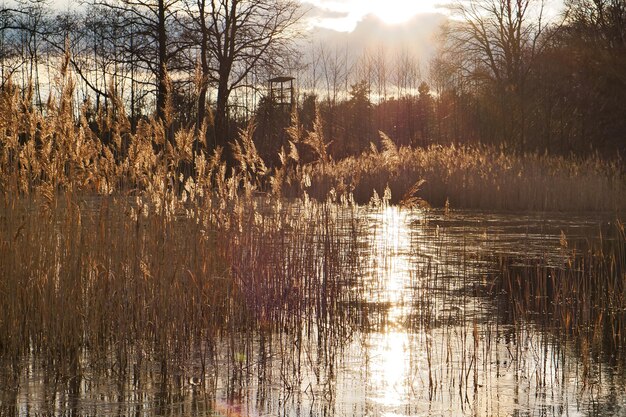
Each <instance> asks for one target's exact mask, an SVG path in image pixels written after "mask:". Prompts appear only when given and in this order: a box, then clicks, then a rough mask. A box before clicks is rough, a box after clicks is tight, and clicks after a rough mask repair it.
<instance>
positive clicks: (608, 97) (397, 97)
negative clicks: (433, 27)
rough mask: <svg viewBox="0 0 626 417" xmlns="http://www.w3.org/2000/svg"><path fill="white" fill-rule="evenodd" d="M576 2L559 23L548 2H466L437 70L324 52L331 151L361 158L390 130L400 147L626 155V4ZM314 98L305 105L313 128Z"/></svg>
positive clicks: (318, 64) (322, 95)
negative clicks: (473, 147)
mask: <svg viewBox="0 0 626 417" xmlns="http://www.w3.org/2000/svg"><path fill="white" fill-rule="evenodd" d="M565 6H566V7H565V9H564V10H563V11H562V12H561V13H560V14H559V15H556V14H555V13H554V12H551V13H550V14H549V13H547V12H546V10H547V9H546V7H547V6H546V4H544V2H542V1H540V0H473V1H470V2H463V3H459V4H457V5H456V6H453V7H451V11H452V14H453V19H449V20H448V23H447V24H446V26H445V27H444V28H443V30H442V33H441V36H440V39H439V41H440V47H439V51H438V53H437V55H436V56H435V57H434V58H433V59H432V60H430V62H427V63H420V62H418V61H417V60H416V59H415V58H414V57H411V55H410V54H409V53H407V52H400V53H396V54H395V55H393V54H392V53H389V52H386V51H384V50H375V51H373V52H366V53H364V54H363V55H362V56H360V57H357V58H356V59H350V56H349V53H348V52H347V51H346V52H345V54H343V53H342V52H341V50H339V51H328V50H325V48H324V47H320V48H319V50H318V51H317V53H316V54H315V55H316V57H317V58H316V59H314V60H313V64H314V68H315V71H314V73H317V78H314V79H313V80H312V81H309V85H314V86H317V88H316V89H314V90H313V91H317V92H318V99H319V100H318V101H319V103H320V107H321V111H322V114H323V116H324V117H323V119H324V122H325V132H326V137H327V138H328V140H329V141H331V140H332V142H331V143H330V145H329V149H330V150H331V153H332V154H333V155H334V156H336V157H343V156H345V155H348V154H354V153H359V152H361V151H363V150H365V149H367V148H369V147H370V143H371V142H373V143H375V144H376V143H378V137H379V131H382V132H384V133H386V134H387V135H389V136H390V137H391V138H393V140H394V141H395V142H396V144H398V145H412V146H428V145H430V144H446V143H477V142H479V143H483V144H490V145H499V146H504V147H506V148H507V149H508V150H509V151H510V152H516V153H522V154H523V153H526V152H540V153H544V152H547V153H551V154H564V155H569V154H576V155H586V154H590V153H598V154H600V155H603V156H606V157H609V158H614V157H618V156H619V155H621V154H623V152H624V150H626V1H624V0H572V1H569V2H566V5H565ZM425 67H427V70H426V69H424V68H425ZM311 77H312V76H311V75H310V74H309V79H311ZM342 85H345V86H346V88H345V89H343V90H342V89H341V86H342ZM309 91H311V90H309ZM338 91H339V93H338ZM309 101H310V97H308V98H307V99H305V100H304V102H303V103H301V105H300V108H301V117H302V118H303V119H305V120H309V123H311V122H310V121H311V120H312V113H311V110H310V108H311V106H310V105H309Z"/></svg>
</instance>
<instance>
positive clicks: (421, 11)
mask: <svg viewBox="0 0 626 417" xmlns="http://www.w3.org/2000/svg"><path fill="white" fill-rule="evenodd" d="M301 2H302V3H303V4H304V6H305V7H306V8H309V14H308V18H309V22H310V26H311V27H312V28H323V29H331V30H335V31H338V32H352V31H354V30H355V29H356V28H357V27H358V25H359V23H360V22H363V21H364V20H367V19H368V18H372V17H374V18H376V19H378V20H380V22H381V23H383V24H384V25H386V26H398V25H407V24H409V23H410V22H412V21H415V20H416V17H418V16H420V15H434V14H440V15H445V14H446V13H447V9H446V7H445V5H446V4H447V3H448V2H449V0H301ZM562 2H563V0H546V9H545V13H546V15H549V16H554V15H555V14H557V13H558V11H559V9H560V6H561V4H562ZM537 3H539V1H537ZM418 20H419V19H418Z"/></svg>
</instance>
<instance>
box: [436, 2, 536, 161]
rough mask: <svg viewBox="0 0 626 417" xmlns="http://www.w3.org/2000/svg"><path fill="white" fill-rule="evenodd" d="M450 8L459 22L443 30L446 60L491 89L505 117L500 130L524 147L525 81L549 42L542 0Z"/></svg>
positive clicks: (499, 109)
mask: <svg viewBox="0 0 626 417" xmlns="http://www.w3.org/2000/svg"><path fill="white" fill-rule="evenodd" d="M452 10H453V12H454V13H455V14H456V15H457V17H459V18H460V21H459V23H453V24H450V25H449V26H448V27H447V30H446V31H445V42H446V46H445V49H446V58H447V60H448V61H449V62H454V63H455V65H456V66H457V69H458V72H459V73H460V74H461V76H462V77H464V78H465V80H466V82H469V83H473V84H474V85H476V86H481V85H483V86H488V88H489V89H490V90H493V91H494V92H495V96H496V100H497V101H498V102H497V103H495V104H494V108H496V109H498V111H501V112H502V116H503V130H502V131H501V132H499V133H498V134H499V135H504V136H513V137H514V136H517V138H518V141H519V143H518V144H519V146H520V147H521V149H522V150H523V149H524V145H525V131H524V126H525V108H524V95H525V88H526V82H527V80H528V77H529V74H530V72H531V70H532V68H533V65H534V62H535V59H536V57H537V55H538V54H539V53H540V52H541V51H542V50H543V48H544V46H545V45H546V43H547V37H546V36H544V31H545V29H546V24H545V21H544V0H469V1H468V2H457V3H456V4H455V5H454V6H452ZM485 91H487V90H485Z"/></svg>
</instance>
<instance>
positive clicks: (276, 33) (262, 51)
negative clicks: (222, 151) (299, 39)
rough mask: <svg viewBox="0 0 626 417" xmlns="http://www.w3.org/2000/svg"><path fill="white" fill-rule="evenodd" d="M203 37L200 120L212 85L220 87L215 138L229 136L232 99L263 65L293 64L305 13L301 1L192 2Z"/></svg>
mask: <svg viewBox="0 0 626 417" xmlns="http://www.w3.org/2000/svg"><path fill="white" fill-rule="evenodd" d="M189 11H191V20H192V21H193V22H194V25H195V27H196V28H197V30H198V32H199V34H200V39H199V45H198V47H199V64H200V65H199V66H200V69H201V76H202V81H203V82H202V87H201V89H200V91H199V98H198V122H199V123H201V122H202V121H203V119H204V117H205V115H204V113H205V110H204V109H205V105H206V95H207V91H208V89H209V87H213V88H215V89H216V90H217V98H216V106H215V115H214V125H215V126H214V133H215V143H209V140H208V139H207V146H208V147H209V148H212V147H213V146H214V145H215V146H225V145H226V144H227V143H228V141H229V139H230V138H229V127H228V114H227V110H228V103H229V99H230V97H231V94H232V92H233V91H235V90H236V89H238V88H241V87H243V86H246V85H247V84H246V80H248V79H249V76H250V75H251V74H252V73H253V72H254V71H257V70H258V69H259V68H263V69H265V71H266V73H267V74H271V73H272V72H277V71H279V70H280V69H282V68H284V67H285V66H287V62H288V58H289V57H290V56H292V55H293V54H294V53H295V51H294V50H293V48H292V47H293V40H294V37H295V35H296V34H297V30H298V27H297V24H298V22H299V21H300V19H301V17H302V11H301V8H300V3H299V2H298V1H296V0H196V3H195V5H194V7H190V8H189Z"/></svg>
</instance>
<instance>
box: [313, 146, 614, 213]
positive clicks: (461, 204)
mask: <svg viewBox="0 0 626 417" xmlns="http://www.w3.org/2000/svg"><path fill="white" fill-rule="evenodd" d="M381 142H382V150H378V149H377V148H376V147H375V146H372V150H371V151H370V152H367V153H364V154H362V155H361V156H359V157H349V158H346V159H343V160H340V161H336V162H331V163H329V164H326V165H318V166H317V167H316V168H315V169H314V170H313V173H312V174H311V178H312V184H313V191H312V194H313V195H320V196H323V195H324V194H325V193H326V192H327V191H328V190H329V189H331V188H335V189H338V190H349V191H350V192H352V193H353V194H354V198H355V200H356V201H357V202H359V203H364V202H367V201H368V200H369V199H370V197H371V195H372V191H373V190H376V192H377V193H378V194H379V195H382V193H383V192H384V190H385V188H386V187H389V188H390V189H391V194H392V196H393V197H394V200H393V201H394V202H402V201H403V200H405V201H411V199H413V198H415V197H419V198H420V199H422V200H424V201H425V202H427V203H429V204H430V205H431V206H434V207H444V206H446V204H447V205H448V206H449V207H452V208H457V209H486V210H541V211H592V210H599V211H611V210H617V211H623V210H624V209H626V199H625V197H624V196H626V179H625V177H624V175H625V173H624V170H623V166H622V162H621V160H620V159H617V160H615V161H605V160H602V159H601V158H599V157H597V156H590V157H587V158H578V157H563V156H551V155H544V154H536V153H534V154H533V153H529V154H525V155H515V154H510V153H507V152H506V151H504V150H502V149H499V148H496V147H490V146H481V145H471V146H469V145H468V146H465V145H449V146H441V145H433V146H430V147H428V148H408V147H400V148H398V147H396V145H395V144H394V143H393V141H392V140H391V139H390V138H388V137H386V136H385V135H382V141H381ZM416 184H417V185H418V186H417V187H416Z"/></svg>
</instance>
